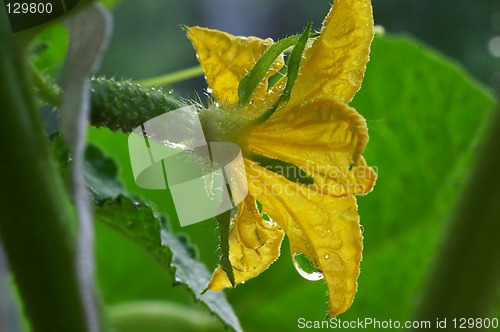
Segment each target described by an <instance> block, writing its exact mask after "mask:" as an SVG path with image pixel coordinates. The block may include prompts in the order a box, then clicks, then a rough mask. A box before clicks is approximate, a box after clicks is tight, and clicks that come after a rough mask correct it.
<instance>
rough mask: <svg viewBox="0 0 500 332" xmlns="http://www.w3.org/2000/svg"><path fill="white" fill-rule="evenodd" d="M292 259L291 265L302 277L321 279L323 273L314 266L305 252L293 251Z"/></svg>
mask: <svg viewBox="0 0 500 332" xmlns="http://www.w3.org/2000/svg"><path fill="white" fill-rule="evenodd" d="M292 260H293V266H294V267H295V269H296V270H297V272H298V273H299V274H300V275H301V276H302V277H303V278H304V279H307V280H310V281H318V280H321V279H323V273H321V271H320V270H319V269H317V268H316V267H315V266H314V264H313V263H312V262H311V260H310V259H309V257H307V256H306V255H305V254H302V253H295V254H293V255H292Z"/></svg>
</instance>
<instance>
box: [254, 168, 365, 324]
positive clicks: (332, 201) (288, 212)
mask: <svg viewBox="0 0 500 332" xmlns="http://www.w3.org/2000/svg"><path fill="white" fill-rule="evenodd" d="M246 169H247V173H248V177H249V179H255V180H250V181H251V182H250V183H249V190H250V192H252V194H253V195H255V196H256V197H257V199H258V200H259V201H260V202H261V203H262V207H263V210H264V211H266V213H267V214H269V216H270V217H271V218H272V219H273V220H274V221H275V222H276V223H277V224H278V225H279V226H280V227H282V228H283V230H284V231H285V233H286V235H287V236H288V238H289V241H290V251H291V252H292V254H294V253H302V254H305V255H306V256H307V257H309V259H311V261H312V263H313V264H314V266H315V267H316V268H317V269H318V270H320V271H321V272H322V273H323V276H324V278H325V280H326V283H327V285H328V290H329V294H330V299H329V306H330V314H331V315H332V316H336V315H337V314H339V313H341V312H344V311H345V310H347V309H348V308H349V306H350V305H351V303H352V300H353V298H354V294H355V292H356V287H357V286H356V279H357V278H358V275H359V263H360V261H361V249H362V236H361V229H360V225H359V217H358V213H357V205H356V199H355V198H354V196H348V197H345V198H333V197H330V196H327V195H321V194H318V193H316V192H314V191H311V190H309V189H308V188H306V187H304V186H301V185H297V184H292V183H290V182H289V181H287V180H286V179H285V178H283V177H281V176H280V175H277V174H275V173H273V172H270V171H268V170H266V169H264V168H262V167H259V166H258V165H256V164H254V163H252V162H247V168H246Z"/></svg>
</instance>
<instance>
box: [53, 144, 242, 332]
mask: <svg viewBox="0 0 500 332" xmlns="http://www.w3.org/2000/svg"><path fill="white" fill-rule="evenodd" d="M52 147H53V151H54V154H55V156H56V158H57V160H58V163H59V166H60V171H61V172H62V174H69V166H68V160H70V159H69V155H68V152H67V149H66V146H65V145H64V143H63V141H62V138H61V136H60V135H56V136H54V137H53V138H52ZM85 181H86V183H87V186H88V190H89V193H90V195H91V197H92V200H93V202H94V203H95V206H94V215H95V219H96V220H98V221H100V222H102V223H103V224H106V225H107V226H109V227H111V228H112V229H114V230H116V231H118V232H120V233H121V234H123V235H124V236H125V237H127V238H129V239H130V240H132V241H133V242H135V243H136V244H137V245H138V246H139V247H141V248H142V249H143V250H144V251H145V252H147V253H148V254H149V255H150V256H151V257H153V258H154V259H155V260H156V261H157V262H158V263H159V265H160V266H161V267H163V268H164V269H165V270H166V271H167V272H169V274H171V275H172V276H173V277H174V282H175V283H176V284H182V285H184V286H186V287H187V288H188V289H189V290H191V292H192V293H193V295H194V297H195V299H196V300H199V301H201V302H202V303H203V304H205V306H206V307H207V308H208V309H209V310H210V311H211V312H212V313H214V314H215V315H217V316H218V317H219V318H220V320H221V321H222V322H223V323H224V325H226V326H228V327H231V328H232V329H234V330H235V331H241V326H240V323H239V321H238V318H237V317H236V315H235V314H234V312H233V309H232V308H231V306H230V305H229V303H228V302H227V300H226V298H225V296H224V294H223V293H222V292H207V293H205V294H202V293H203V291H204V289H205V288H206V286H207V285H208V281H209V280H210V273H209V272H208V271H207V269H206V267H205V266H204V265H203V264H202V263H200V262H199V261H198V260H197V259H196V257H195V250H194V248H193V247H192V246H191V244H189V243H188V240H187V238H186V237H184V236H182V235H174V234H173V233H172V231H171V230H170V226H169V225H168V219H167V218H168V216H164V215H161V214H159V213H158V212H157V211H156V210H155V208H153V207H152V206H151V205H150V204H148V203H146V202H144V201H142V200H141V199H140V198H138V197H135V196H131V195H130V194H129V193H127V191H126V190H125V188H124V186H123V184H122V183H121V181H120V180H119V179H118V168H117V165H116V162H115V161H114V160H113V159H111V158H109V157H107V156H106V155H104V153H103V152H102V151H101V150H100V149H99V148H98V147H96V146H94V145H89V146H88V147H87V150H86V154H85ZM117 254H118V253H117ZM107 258H108V259H109V258H110V257H109V256H108V257H107ZM137 282H140V281H139V280H137Z"/></svg>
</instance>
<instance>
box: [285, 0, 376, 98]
mask: <svg viewBox="0 0 500 332" xmlns="http://www.w3.org/2000/svg"><path fill="white" fill-rule="evenodd" d="M373 34H374V28H373V15H372V7H371V1H370V0H335V4H334V6H333V7H332V9H331V10H330V12H329V14H328V16H327V17H326V19H325V21H324V23H323V29H322V30H321V34H320V36H319V37H318V38H317V39H316V40H315V41H314V43H313V45H312V46H311V47H310V48H309V49H308V50H307V52H306V54H305V60H304V64H303V67H302V68H301V72H300V76H299V78H298V79H297V82H296V84H295V87H294V94H292V98H294V99H295V100H302V99H304V98H306V97H308V98H324V97H329V98H332V99H336V100H338V101H341V102H344V103H348V102H349V101H351V99H352V98H353V97H354V95H355V94H356V92H357V91H358V90H359V88H360V86H361V82H362V80H363V76H364V72H365V67H366V63H367V62H368V56H369V53H370V44H371V41H372V39H373Z"/></svg>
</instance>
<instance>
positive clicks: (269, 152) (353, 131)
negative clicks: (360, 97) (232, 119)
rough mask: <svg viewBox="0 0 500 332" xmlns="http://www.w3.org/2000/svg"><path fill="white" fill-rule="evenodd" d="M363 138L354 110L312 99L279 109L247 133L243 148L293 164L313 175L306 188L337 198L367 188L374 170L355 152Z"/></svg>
mask: <svg viewBox="0 0 500 332" xmlns="http://www.w3.org/2000/svg"><path fill="white" fill-rule="evenodd" d="M367 141H368V134H367V127H366V122H365V119H364V118H363V117H362V116H361V115H359V114H358V113H357V112H356V111H355V110H354V109H352V108H350V107H349V106H346V105H345V104H342V103H337V102H335V101H333V100H316V101H314V102H312V103H308V104H305V105H295V106H293V105H288V106H286V107H285V108H284V109H282V110H279V111H278V112H277V113H275V114H274V115H273V116H272V117H271V118H270V119H269V120H268V121H266V122H264V123H263V124H261V125H259V126H257V127H256V128H255V129H254V130H253V131H252V132H251V133H250V135H249V138H248V147H247V148H248V150H250V151H252V152H255V153H258V154H260V155H264V156H266V157H270V158H274V159H279V160H283V161H286V162H289V163H292V164H294V165H295V166H297V167H299V168H300V169H302V170H303V171H304V172H306V173H307V174H308V175H309V176H310V177H312V178H313V179H314V185H313V186H312V188H311V189H314V190H317V191H319V192H321V193H324V194H328V195H331V196H335V197H343V196H347V195H359V194H366V193H368V192H370V191H371V190H372V188H373V185H374V183H375V179H376V173H375V172H374V170H373V169H372V168H370V167H368V166H367V165H366V162H365V160H364V158H363V157H361V153H362V152H363V150H364V149H365V146H366V143H367ZM287 171H288V172H292V171H293V170H284V172H285V174H286V172H287Z"/></svg>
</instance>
